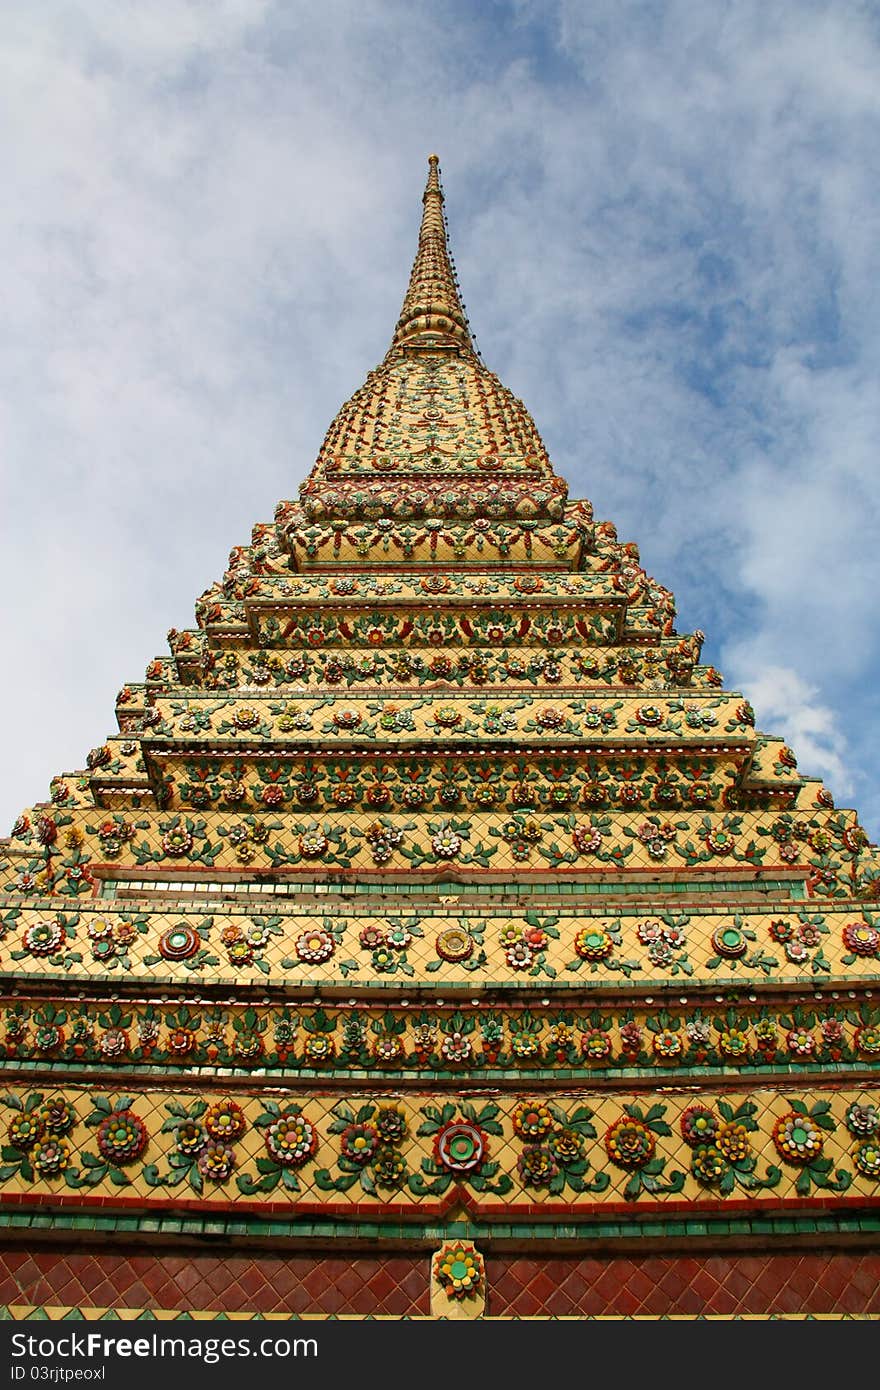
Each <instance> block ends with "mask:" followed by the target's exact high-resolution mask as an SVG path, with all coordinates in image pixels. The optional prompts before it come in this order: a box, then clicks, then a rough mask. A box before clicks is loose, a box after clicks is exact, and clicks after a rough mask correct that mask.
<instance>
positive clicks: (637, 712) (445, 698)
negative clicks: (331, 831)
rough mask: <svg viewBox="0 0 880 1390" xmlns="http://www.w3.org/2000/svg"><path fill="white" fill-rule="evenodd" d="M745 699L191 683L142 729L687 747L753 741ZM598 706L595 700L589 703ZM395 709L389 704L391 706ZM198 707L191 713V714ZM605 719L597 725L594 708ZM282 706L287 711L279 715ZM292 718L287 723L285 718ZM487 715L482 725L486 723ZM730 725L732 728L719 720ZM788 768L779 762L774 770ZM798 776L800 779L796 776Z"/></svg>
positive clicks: (157, 735)
mask: <svg viewBox="0 0 880 1390" xmlns="http://www.w3.org/2000/svg"><path fill="white" fill-rule="evenodd" d="M389 703H390V704H392V705H393V706H394V710H396V711H397V712H398V713H399V714H400V715H403V716H404V718H405V721H406V723H405V724H402V722H401V720H400V718H398V720H397V721H396V722H395V723H392V724H390V725H389V726H386V725H381V724H377V720H378V719H380V718H381V716H382V715H383V713H386V708H385V707H386V706H387V705H388V704H389ZM740 703H741V701H740V699H739V697H737V696H735V695H733V696H727V695H709V694H707V693H705V692H699V693H694V694H693V695H692V696H691V697H690V698H682V697H681V696H676V697H675V698H673V699H670V698H669V696H668V695H663V696H659V695H658V696H657V697H656V698H652V699H651V700H646V699H645V698H644V696H642V695H630V694H629V693H626V694H624V693H623V692H621V693H620V694H619V695H618V696H617V698H616V699H613V700H612V699H609V698H608V697H607V696H601V695H600V696H598V697H595V698H592V699H589V698H587V697H586V696H585V695H579V696H577V697H576V698H574V699H572V698H571V696H559V695H556V694H555V693H554V694H549V695H548V694H547V693H545V692H544V691H526V690H523V691H521V692H519V693H518V694H517V695H510V694H508V693H507V692H506V691H505V692H500V693H493V694H492V695H491V697H489V696H481V695H477V694H475V693H468V694H462V693H460V692H459V691H457V690H450V691H438V692H433V691H432V692H431V693H430V694H424V693H422V692H420V691H412V690H398V691H396V692H395V695H394V699H393V701H390V702H389V701H379V702H377V701H376V700H374V699H370V698H369V697H365V696H364V695H362V694H361V693H360V692H358V691H350V692H349V691H346V692H342V693H341V694H340V693H337V692H336V691H329V692H327V693H326V694H324V695H323V696H322V698H320V699H318V700H316V699H314V698H309V697H308V696H305V697H302V696H297V695H287V696H286V697H285V698H283V700H282V702H281V704H280V705H279V701H278V697H277V695H276V694H275V692H274V691H265V690H254V691H250V692H248V694H247V695H246V696H243V697H242V696H240V695H229V696H226V697H225V698H223V697H219V698H218V696H217V695H214V694H210V693H207V692H205V693H203V692H192V693H191V694H189V695H188V698H187V699H186V700H185V701H181V700H180V699H179V698H175V697H174V696H173V695H172V696H167V697H161V698H159V699H157V700H156V702H155V705H154V708H155V709H156V711H157V712H158V715H159V722H158V723H157V724H156V728H155V730H154V731H152V732H151V733H150V735H149V736H148V743H149V745H150V746H152V744H153V743H154V741H156V740H158V739H162V738H169V737H172V738H176V739H184V740H186V739H195V740H198V741H199V742H206V741H207V742H210V744H211V745H212V746H213V745H214V744H218V745H223V744H224V743H226V742H232V743H234V744H242V743H243V744H245V745H247V744H250V743H257V744H259V743H260V742H261V741H265V740H271V741H272V742H273V743H280V744H282V745H288V744H292V745H294V746H295V745H296V744H298V743H303V742H307V743H308V742H314V741H316V740H317V741H318V742H319V743H321V744H326V743H327V740H328V739H329V740H331V743H332V742H333V741H341V742H343V743H345V744H349V743H351V744H354V745H359V744H361V743H363V742H365V741H366V742H371V741H375V740H376V739H377V738H378V739H380V740H381V742H382V744H383V746H385V747H389V748H390V747H394V746H395V745H397V744H407V743H412V742H413V741H419V742H421V741H424V739H425V738H426V736H427V737H428V738H432V739H435V740H438V739H439V740H440V741H441V743H450V742H452V743H455V744H458V743H460V742H462V741H464V742H466V743H473V742H478V743H479V742H483V743H485V742H486V740H487V737H490V738H491V741H492V742H493V743H498V744H501V745H502V746H503V745H504V744H506V743H510V742H514V743H515V742H518V741H521V740H522V738H523V735H524V734H528V735H529V740H528V741H529V744H530V745H531V746H534V747H535V748H536V749H539V748H540V747H541V746H542V745H545V744H550V745H555V744H557V743H559V744H569V743H570V742H572V741H575V742H576V744H577V746H578V747H579V748H583V749H584V750H585V751H586V750H589V751H592V750H593V749H594V748H595V749H604V748H607V747H608V745H609V744H610V745H611V746H612V747H613V746H614V745H616V744H618V743H620V744H623V745H630V744H635V745H637V746H639V747H640V746H641V745H642V744H646V745H648V746H651V745H654V744H663V745H669V743H670V740H674V744H675V747H676V749H677V748H681V749H682V751H688V750H689V749H690V748H692V747H699V748H705V749H706V751H707V752H709V753H711V752H713V751H714V750H715V749H716V748H724V747H725V746H728V745H730V744H731V743H734V744H746V743H752V742H753V741H754V733H753V731H752V730H751V729H748V728H746V727H744V726H743V725H742V724H741V723H740V722H739V720H738V719H737V718H736V710H737V708H738V706H739V704H740ZM591 707H594V708H591ZM394 710H392V711H391V712H392V713H394ZM195 714H197V716H198V718H197V720H194V715H195ZM593 714H595V715H597V716H598V717H599V720H600V721H601V717H602V715H603V714H605V715H607V717H608V719H609V721H610V722H609V723H608V724H604V723H601V722H600V723H599V725H598V726H596V725H594V723H593V721H592V719H591V717H590V716H591V715H593ZM284 716H287V717H288V718H287V719H285V718H284ZM291 717H292V718H293V719H295V720H296V722H295V723H294V724H292V725H291V724H290V722H289V721H290V718H291ZM487 720H488V721H489V722H488V725H487ZM728 723H730V724H732V725H733V732H732V736H731V734H728V733H727V732H726V731H725V726H726V725H727V724H728ZM762 751H763V757H762V774H763V766H764V764H766V765H767V766H768V767H772V766H775V763H774V762H773V748H772V746H771V747H768V748H766V749H765V750H762ZM782 775H785V776H789V775H790V772H789V770H788V769H783V772H782V773H781V774H780V776H782ZM795 780H797V779H795Z"/></svg>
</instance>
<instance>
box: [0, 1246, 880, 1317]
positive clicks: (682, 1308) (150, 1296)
mask: <svg viewBox="0 0 880 1390" xmlns="http://www.w3.org/2000/svg"><path fill="white" fill-rule="evenodd" d="M486 1272H487V1280H488V1290H489V1303H488V1309H487V1312H488V1315H489V1316H490V1317H520V1318H530V1317H590V1316H602V1315H605V1316H617V1317H662V1316H676V1315H678V1316H685V1317H686V1316H697V1317H699V1316H701V1315H705V1316H721V1317H735V1316H750V1315H751V1316H757V1317H760V1316H767V1315H771V1314H777V1315H784V1314H804V1313H812V1314H838V1315H840V1314H856V1315H861V1316H878V1315H880V1253H877V1252H860V1251H850V1252H845V1251H839V1250H834V1251H832V1250H828V1251H818V1252H810V1253H808V1254H802V1253H798V1252H789V1253H784V1254H772V1255H771V1254H766V1253H763V1252H762V1253H759V1254H758V1253H756V1254H747V1253H742V1254H732V1255H723V1256H721V1255H714V1254H711V1255H706V1256H705V1257H703V1258H697V1257H692V1256H691V1257H688V1256H683V1255H664V1256H660V1255H657V1256H649V1257H639V1258H638V1259H635V1258H631V1257H622V1256H615V1257H612V1258H588V1257H584V1256H560V1257H549V1258H525V1257H521V1256H516V1255H511V1256H489V1257H488V1258H487V1260H486ZM0 1304H13V1305H15V1304H19V1305H20V1304H34V1305H36V1306H38V1307H47V1306H59V1305H60V1306H64V1307H74V1308H138V1309H168V1308H173V1309H176V1310H178V1311H180V1312H187V1311H192V1312H195V1311H203V1312H225V1313H243V1312H250V1313H276V1314H277V1313H286V1314H305V1313H323V1314H329V1315H338V1316H343V1315H346V1314H347V1315H350V1316H356V1317H358V1316H359V1317H365V1316H374V1317H377V1316H383V1315H384V1316H386V1317H418V1316H426V1315H427V1314H428V1311H429V1308H428V1256H427V1254H426V1253H418V1254H400V1255H388V1254H385V1255H376V1256H360V1255H353V1256H351V1257H350V1258H340V1257H337V1258H334V1259H327V1258H323V1257H318V1258H312V1257H311V1256H309V1255H304V1254H296V1255H291V1256H288V1257H284V1256H279V1255H275V1254H260V1255H254V1254H252V1253H247V1254H245V1253H243V1254H241V1255H228V1254H226V1255H223V1256H214V1255H210V1254H206V1253H205V1252H203V1251H197V1250H180V1251H174V1252H169V1253H167V1254H159V1255H156V1254H152V1253H146V1252H143V1251H139V1250H134V1249H129V1250H119V1251H116V1252H114V1253H112V1254H111V1253H109V1252H102V1253H100V1254H98V1253H94V1254H93V1253H89V1252H86V1251H83V1250H82V1249H74V1248H70V1247H64V1248H57V1249H52V1250H43V1251H36V1252H27V1251H23V1250H20V1249H17V1248H7V1249H5V1250H0Z"/></svg>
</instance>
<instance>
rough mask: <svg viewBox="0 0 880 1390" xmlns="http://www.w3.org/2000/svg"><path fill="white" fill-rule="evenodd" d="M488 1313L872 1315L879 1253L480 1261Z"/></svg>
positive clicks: (879, 1308)
mask: <svg viewBox="0 0 880 1390" xmlns="http://www.w3.org/2000/svg"><path fill="white" fill-rule="evenodd" d="M486 1266H487V1269H486V1273H487V1280H488V1286H489V1307H488V1312H489V1314H490V1316H491V1315H496V1316H498V1315H500V1314H508V1315H514V1316H518V1317H525V1318H528V1317H535V1316H536V1315H538V1314H542V1313H543V1314H548V1313H550V1314H555V1315H556V1316H557V1317H577V1316H580V1317H584V1316H588V1315H590V1314H594V1315H595V1314H600V1313H605V1314H616V1315H621V1314H622V1315H631V1316H635V1315H642V1316H654V1317H656V1316H659V1315H661V1314H675V1313H678V1314H701V1313H702V1314H715V1315H720V1316H725V1317H731V1316H733V1315H735V1314H737V1313H742V1314H745V1313H755V1314H768V1313H863V1314H864V1313H874V1314H880V1254H878V1253H876V1252H871V1253H868V1252H863V1251H850V1252H847V1251H843V1250H835V1251H830V1250H829V1251H827V1252H824V1253H821V1252H820V1253H816V1252H814V1251H812V1252H810V1253H809V1254H800V1253H797V1252H790V1253H786V1254H764V1253H761V1254H730V1255H713V1254H706V1255H705V1256H703V1257H697V1256H687V1255H668V1256H660V1255H655V1256H645V1257H643V1258H635V1259H634V1258H631V1257H623V1256H612V1257H608V1258H604V1259H591V1258H586V1257H576V1256H558V1257H553V1256H550V1257H547V1258H543V1259H535V1258H526V1257H524V1256H513V1255H511V1256H503V1255H500V1256H490V1257H489V1258H488V1259H487V1261H486Z"/></svg>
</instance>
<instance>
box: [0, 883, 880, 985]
mask: <svg viewBox="0 0 880 1390" xmlns="http://www.w3.org/2000/svg"><path fill="white" fill-rule="evenodd" d="M140 881H141V882H142V881H143V880H140ZM121 886H122V885H121ZM163 887H164V888H165V890H166V891H171V892H173V885H171V884H168V883H167V881H165V880H162V879H157V880H156V888H157V894H158V895H159V896H157V898H156V899H155V900H153V901H152V902H149V901H143V902H139V901H137V899H136V898H134V899H131V900H123V899H107V900H105V901H97V900H95V899H94V898H88V899H86V898H79V899H76V898H71V899H70V900H69V901H67V902H65V903H64V905H63V906H62V905H61V903H60V901H59V900H58V899H56V900H55V901H51V900H46V901H45V903H44V905H43V906H42V907H40V908H35V907H31V906H21V907H19V906H17V905H16V902H15V899H14V897H11V896H10V897H8V898H7V900H6V906H5V907H2V906H0V927H2V940H3V956H2V958H0V970H2V972H3V973H4V974H6V975H7V976H8V975H9V974H14V975H15V976H16V977H19V978H22V979H33V980H46V979H48V978H51V977H55V978H63V979H68V980H77V979H82V978H88V977H89V976H96V975H99V976H106V975H107V974H108V971H109V972H110V974H111V975H112V974H113V973H114V972H115V973H116V974H117V975H118V976H119V978H120V979H121V978H131V979H136V980H145V981H149V980H152V981H162V982H165V981H169V980H174V981H178V982H179V983H181V984H183V983H186V982H189V983H192V982H193V981H194V980H197V979H198V980H205V981H210V980H223V981H235V982H236V983H239V984H242V985H244V984H251V985H259V984H264V983H269V982H273V983H283V984H284V985H292V984H302V985H307V984H312V983H314V984H327V985H338V986H339V987H340V988H346V987H347V985H348V984H350V985H351V986H353V987H354V986H361V987H364V986H370V985H377V984H378V985H383V984H389V983H391V982H393V985H394V987H398V986H399V987H403V986H405V985H408V984H409V983H410V982H412V983H413V984H416V983H418V984H421V985H430V986H431V987H434V988H437V987H439V986H441V985H443V986H449V985H452V984H456V985H457V986H459V987H460V988H462V989H465V990H466V989H471V988H479V989H485V988H492V987H494V986H495V985H499V986H502V985H506V986H512V985H515V986H517V987H519V988H522V987H532V988H533V989H536V990H540V989H541V988H542V987H544V986H547V985H549V984H550V983H551V982H552V984H553V987H554V989H565V990H573V991H583V990H584V989H590V990H595V989H597V988H601V989H602V990H603V991H605V992H608V991H609V990H611V991H614V992H615V993H617V994H620V993H623V994H626V993H628V992H633V991H634V990H637V989H638V988H639V987H644V986H647V985H649V984H660V985H664V986H665V987H667V988H669V989H671V990H675V989H678V988H679V986H680V987H681V988H680V992H686V987H687V988H693V987H694V986H696V985H703V986H712V985H713V984H716V983H717V982H719V981H731V980H733V981H736V982H739V984H740V987H741V988H743V989H745V988H748V989H750V990H753V989H755V988H761V987H762V986H765V985H767V984H774V985H779V984H783V985H800V986H801V987H803V986H809V987H810V988H816V987H817V986H819V985H823V984H825V983H826V982H827V981H835V982H836V981H841V982H843V983H847V982H849V983H852V984H856V983H858V982H859V981H862V980H865V981H874V980H876V979H877V978H878V975H880V963H878V958H877V957H876V956H868V957H864V956H857V955H853V954H852V952H851V950H850V949H849V947H848V946H847V945H846V943H845V941H844V939H843V931H844V929H845V928H846V927H848V926H850V925H851V924H859V925H864V924H865V921H866V917H867V919H869V920H870V921H874V920H876V918H875V916H874V914H872V913H867V914H863V913H862V911H861V910H860V909H857V908H854V907H853V906H852V905H840V906H837V905H834V904H831V903H829V904H822V905H821V906H820V905H818V904H805V905H804V906H803V907H800V908H796V907H793V906H791V905H790V904H780V905H779V906H778V907H773V906H769V905H763V904H758V905H756V904H751V905H749V906H748V907H737V908H736V910H733V911H731V910H729V909H728V910H726V911H725V910H724V909H720V910H718V911H715V912H708V911H705V910H704V911H682V910H680V909H675V908H672V907H670V908H668V909H665V910H660V911H658V910H657V909H656V908H655V910H654V911H653V912H647V911H646V912H638V910H636V911H633V910H630V911H629V912H626V913H624V912H616V913H612V912H607V911H603V910H602V908H601V907H594V908H592V909H588V908H584V909H582V910H581V909H579V910H578V912H577V913H576V914H573V913H572V912H571V911H570V910H568V911H566V910H565V909H564V908H562V909H560V908H558V907H556V908H548V907H543V906H542V905H541V904H540V902H537V903H535V904H534V905H533V906H532V907H525V906H522V905H520V906H516V907H514V906H512V905H511V906H508V907H501V908H499V907H498V906H497V905H488V904H487V905H486V906H477V905H471V906H456V905H454V904H450V905H448V906H446V907H443V906H439V905H437V904H429V905H426V906H424V907H422V906H421V905H420V904H419V903H418V902H405V901H400V900H398V901H397V902H396V903H395V904H394V906H393V907H392V906H391V905H390V904H388V903H387V902H383V900H382V899H381V898H378V897H377V898H376V899H375V900H373V901H370V900H369V899H363V898H361V899H353V900H351V901H343V902H341V903H337V904H335V905H332V906H331V905H329V904H325V903H324V901H323V900H322V899H321V898H317V899H315V900H314V901H313V903H312V904H310V905H309V907H307V908H306V907H304V905H302V904H301V903H300V902H298V901H297V898H296V896H295V895H294V897H293V900H292V901H290V902H285V901H282V900H281V898H280V897H279V898H268V899H265V898H264V899H261V900H260V901H259V902H254V903H252V904H251V905H247V906H246V905H245V904H244V903H231V902H230V901H229V900H228V899H227V900H226V901H224V900H223V898H222V896H221V895H222V891H223V888H222V885H221V884H217V885H215V887H216V895H215V896H214V897H207V898H206V899H205V900H204V901H203V902H202V903H197V902H194V901H192V900H190V901H189V902H187V903H186V904H185V905H184V904H182V903H181V902H179V901H177V902H165V901H164V900H163V899H162V897H161V896H160V895H161V892H162V889H163ZM737 923H738V924H739V925H738V926H737ZM774 923H777V924H783V927H782V930H783V931H784V932H785V933H789V932H790V935H791V940H792V941H793V942H794V943H795V944H796V945H799V946H802V950H800V949H799V950H798V951H797V952H796V954H797V955H798V956H800V955H801V954H802V955H803V959H802V960H792V959H790V955H791V952H786V949H785V943H784V942H780V941H779V940H774V931H775V932H776V934H777V935H779V933H780V927H779V926H777V927H776V928H774V927H773V924H774ZM181 925H188V926H190V927H194V928H195V929H196V931H197V932H198V934H199V937H200V948H199V950H200V953H199V954H197V955H196V956H194V957H192V958H191V959H190V960H189V961H184V960H178V961H174V960H167V959H163V958H162V957H161V956H160V954H159V942H160V938H161V937H162V935H163V933H165V932H167V931H169V930H171V929H172V928H174V927H177V926H181ZM652 925H653V928H654V929H655V931H654V933H653V935H654V936H656V935H659V936H660V938H661V941H660V942H659V945H658V944H657V943H656V942H655V941H654V940H653V939H652V933H651V931H649V929H650V928H651V927H652ZM726 928H733V929H736V930H737V931H741V932H742V933H743V935H744V938H745V947H746V949H745V953H744V954H743V955H742V956H740V957H738V958H725V957H724V956H723V955H721V954H719V950H718V945H717V942H714V943H713V939H712V938H713V935H714V934H715V933H716V931H718V930H719V929H721V930H724V929H726ZM397 929H399V930H400V932H402V933H403V935H395V932H396V931H397ZM451 929H454V930H455V932H456V934H457V936H458V937H459V938H461V937H466V938H467V939H468V940H469V943H470V952H471V953H470V955H469V956H467V957H466V959H465V960H464V963H463V964H462V963H461V962H459V963H456V962H455V961H454V960H444V959H442V958H441V955H440V954H439V951H438V939H439V947H440V949H441V950H442V949H444V947H443V933H444V932H448V931H450V930H451ZM584 931H586V932H587V933H588V934H589V933H592V932H596V933H599V935H598V937H597V939H596V940H595V942H593V941H588V942H585V943H582V945H581V950H582V951H583V950H586V951H587V952H588V955H587V958H584V957H583V956H582V955H579V954H578V948H577V946H576V940H577V937H578V934H579V933H582V932H584ZM664 932H665V933H666V937H669V936H670V934H671V940H672V944H671V945H670V944H669V943H668V941H665V938H664ZM315 933H318V934H319V935H321V942H322V944H320V945H319V946H318V947H316V948H309V946H308V938H309V937H310V936H311V935H314V934H315ZM224 934H225V935H224ZM239 936H240V937H242V938H245V939H246V940H247V941H248V942H249V943H250V947H251V950H252V953H253V959H252V960H251V961H250V962H248V961H247V959H245V958H244V957H245V956H246V954H247V953H245V952H242V951H241V950H240V949H233V947H232V943H233V942H234V941H235V940H236V939H237V938H238V937H239ZM362 936H363V938H364V942H365V943H367V944H362V941H361V937H362ZM108 937H109V938H110V939H111V941H112V942H115V943H116V944H115V945H114V947H113V949H112V950H110V949H109V947H108V946H107V944H106V940H107V938H108ZM646 938H647V939H646ZM804 938H806V941H807V942H809V943H810V944H809V945H804V944H803V942H804ZM56 942H57V945H56V944H54V943H56ZM224 942H226V943H229V944H224ZM371 942H372V943H373V944H369V943H371ZM395 942H396V943H397V944H395ZM401 942H404V943H405V944H402V945H401V944H400V943H401ZM517 942H521V943H524V944H525V946H527V947H528V948H529V951H530V959H529V960H528V961H527V962H526V963H524V964H522V965H520V966H517V965H514V964H512V963H511V958H510V955H509V952H510V950H511V949H512V948H513V947H514V946H515V945H516V943H517ZM664 942H665V944H664ZM28 943H30V944H28ZM389 943H391V944H389ZM453 945H454V944H453ZM331 946H332V953H331V954H329V955H328V956H327V958H326V959H324V960H322V961H318V962H317V963H316V962H315V961H314V960H310V959H308V957H307V958H306V960H303V959H301V958H300V956H299V955H298V950H299V951H300V952H302V951H303V950H310V949H311V950H312V954H313V955H314V950H315V949H316V950H317V951H318V952H319V954H320V953H322V952H325V951H327V950H328V949H330V947H331ZM446 949H447V952H448V951H449V949H450V948H449V947H448V946H447V947H446ZM456 949H457V948H456ZM465 949H466V947H465ZM46 950H51V953H50V954H42V952H44V951H46ZM230 952H231V953H232V954H231V956H230ZM377 952H381V955H378V954H377ZM606 952H607V954H603V953H606ZM590 955H592V957H593V958H590ZM600 956H601V958H599V957H600ZM258 961H259V962H260V963H259V964H258V963H257V962H258ZM465 966H466V967H467V968H465Z"/></svg>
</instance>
